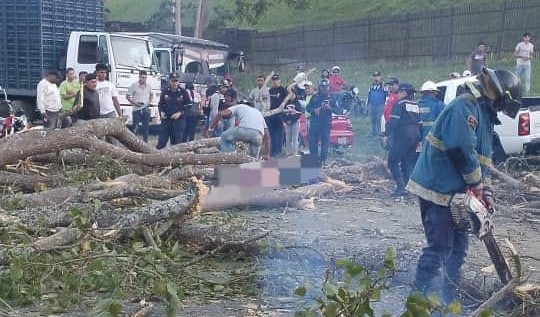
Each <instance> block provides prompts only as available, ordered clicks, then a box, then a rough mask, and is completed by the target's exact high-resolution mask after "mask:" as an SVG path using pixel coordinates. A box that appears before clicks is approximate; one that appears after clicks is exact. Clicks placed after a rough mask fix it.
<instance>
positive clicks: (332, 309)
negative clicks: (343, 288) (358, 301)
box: [323, 303, 338, 317]
mask: <svg viewBox="0 0 540 317" xmlns="http://www.w3.org/2000/svg"><path fill="white" fill-rule="evenodd" d="M323 316H324V317H337V316H338V306H337V304H336V303H330V304H328V306H326V307H325V308H324V315H323Z"/></svg>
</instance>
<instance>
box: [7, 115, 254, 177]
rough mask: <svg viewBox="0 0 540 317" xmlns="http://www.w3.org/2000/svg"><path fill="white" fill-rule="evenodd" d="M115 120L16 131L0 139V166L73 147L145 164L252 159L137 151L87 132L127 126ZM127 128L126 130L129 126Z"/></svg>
mask: <svg viewBox="0 0 540 317" xmlns="http://www.w3.org/2000/svg"><path fill="white" fill-rule="evenodd" d="M94 121H95V122H94ZM118 123H119V122H118V121H117V120H111V119H108V120H93V121H89V123H87V124H86V125H82V126H78V127H73V128H68V129H61V130H60V129H56V130H30V131H26V132H23V133H17V134H16V135H14V136H13V137H10V138H4V139H3V140H2V141H1V142H0V152H1V153H3V155H2V156H1V157H0V167H2V166H5V165H8V164H13V163H16V162H17V161H19V160H21V159H25V158H27V157H29V156H33V155H38V154H45V153H51V152H57V151H61V150H65V149H72V148H84V149H87V150H91V151H95V152H97V153H99V154H102V155H106V156H109V157H111V158H114V159H119V160H121V161H124V162H128V163H133V164H141V165H147V166H181V165H187V164H191V165H208V164H238V163H246V162H250V161H251V160H252V159H251V158H249V157H247V156H241V155H238V154H227V153H219V154H209V155H199V154H194V153H174V152H170V151H153V152H151V153H138V152H133V151H130V150H126V149H122V148H119V147H117V146H114V145H112V144H109V143H107V142H104V141H102V140H99V139H98V137H97V136H96V135H95V134H93V133H92V132H90V131H92V130H98V131H101V133H102V134H104V135H118V134H120V133H121V132H122V131H124V130H127V129H125V128H124V127H118V126H117V125H118ZM127 131H128V132H129V130H127ZM129 133H131V132H129Z"/></svg>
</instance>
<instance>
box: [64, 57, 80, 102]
mask: <svg viewBox="0 0 540 317" xmlns="http://www.w3.org/2000/svg"><path fill="white" fill-rule="evenodd" d="M80 89H81V87H80V84H79V82H78V81H77V80H75V71H74V70H73V68H71V67H70V68H68V69H67V70H66V80H64V81H63V82H62V83H61V84H60V97H61V98H62V110H64V112H69V111H71V108H73V102H74V101H75V97H76V96H77V94H78V93H79V90H80Z"/></svg>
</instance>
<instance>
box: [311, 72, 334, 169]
mask: <svg viewBox="0 0 540 317" xmlns="http://www.w3.org/2000/svg"><path fill="white" fill-rule="evenodd" d="M329 89H330V82H329V81H328V79H323V80H321V82H320V84H319V91H318V92H317V93H316V94H315V95H313V97H312V98H311V100H310V102H309V104H308V106H307V109H308V111H309V112H310V113H311V120H310V124H309V125H310V127H309V133H308V142H309V153H310V154H312V155H317V156H318V157H319V162H320V163H321V164H322V165H325V164H326V159H327V157H328V146H329V144H330V129H331V128H332V109H334V108H335V107H336V105H335V99H334V98H332V96H331V95H330V93H329ZM319 142H320V143H321V152H320V153H319Z"/></svg>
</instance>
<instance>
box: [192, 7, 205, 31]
mask: <svg viewBox="0 0 540 317" xmlns="http://www.w3.org/2000/svg"><path fill="white" fill-rule="evenodd" d="M205 5H206V1H205V0H199V5H198V6H197V15H196V16H195V32H193V33H195V34H194V36H195V37H197V38H202V36H203V30H204V9H205Z"/></svg>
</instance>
